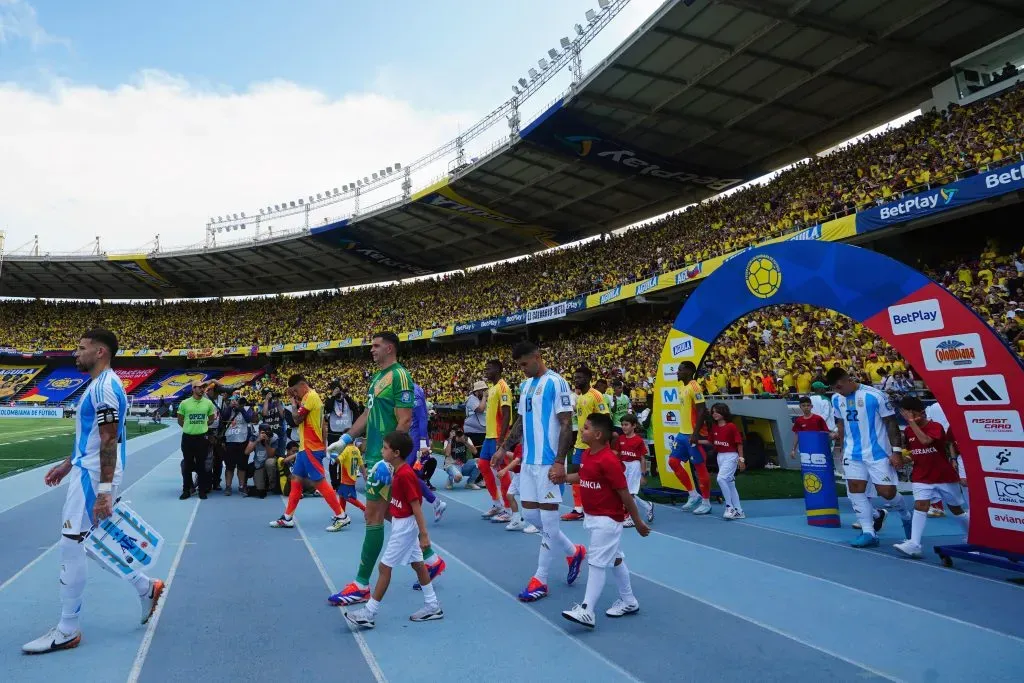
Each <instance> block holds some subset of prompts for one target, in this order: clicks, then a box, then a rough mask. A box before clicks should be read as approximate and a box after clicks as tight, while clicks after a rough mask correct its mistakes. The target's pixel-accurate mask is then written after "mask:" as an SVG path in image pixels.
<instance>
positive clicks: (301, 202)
mask: <svg viewBox="0 0 1024 683" xmlns="http://www.w3.org/2000/svg"><path fill="white" fill-rule="evenodd" d="M304 203H305V202H304V201H303V199H302V197H299V206H302V205H303V204H304Z"/></svg>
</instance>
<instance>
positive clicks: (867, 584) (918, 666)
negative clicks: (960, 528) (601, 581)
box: [0, 427, 1024, 683]
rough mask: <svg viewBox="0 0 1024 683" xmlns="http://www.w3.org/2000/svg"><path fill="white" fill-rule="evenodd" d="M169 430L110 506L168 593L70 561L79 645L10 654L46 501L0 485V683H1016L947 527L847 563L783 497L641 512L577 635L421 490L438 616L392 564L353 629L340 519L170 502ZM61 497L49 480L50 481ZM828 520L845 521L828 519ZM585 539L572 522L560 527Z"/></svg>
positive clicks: (50, 533)
mask: <svg viewBox="0 0 1024 683" xmlns="http://www.w3.org/2000/svg"><path fill="white" fill-rule="evenodd" d="M178 438H179V437H178V430H177V429H176V428H174V427H172V428H169V429H166V430H163V431H160V432H156V433H154V434H151V435H148V436H144V437H139V438H137V439H133V440H132V441H131V442H129V445H128V448H129V466H128V470H127V475H126V480H125V486H130V488H128V489H127V491H126V493H125V494H124V497H125V498H126V499H128V500H130V501H131V503H132V505H133V507H135V508H136V509H137V510H138V511H139V513H140V514H142V515H143V517H144V518H145V519H146V520H147V521H149V522H150V523H151V524H153V525H154V526H155V527H156V528H157V529H159V530H160V532H161V533H162V534H163V535H164V538H165V540H166V543H167V548H165V550H164V552H163V554H162V555H161V557H160V559H159V562H158V563H157V565H158V566H157V567H156V570H155V571H154V572H153V574H154V575H155V576H157V577H162V578H164V579H165V580H167V581H168V589H167V592H166V594H165V598H164V601H163V602H162V605H161V608H160V609H159V610H158V612H157V615H156V616H155V617H154V619H153V620H152V621H151V623H150V624H149V626H148V627H143V626H140V625H139V622H138V618H139V606H138V602H137V598H136V597H135V594H134V592H133V591H132V590H131V589H130V588H129V587H128V586H127V585H126V584H124V583H123V582H120V581H119V580H118V579H116V578H114V577H113V576H111V575H109V574H107V573H105V572H102V571H100V570H99V568H98V567H96V566H94V565H92V563H90V565H91V566H90V573H89V584H88V587H87V589H86V596H85V606H84V608H83V617H82V631H83V641H82V645H81V646H80V647H78V648H77V649H75V650H70V651H66V652H58V653H53V654H49V655H44V656H37V657H29V656H24V655H22V654H21V651H20V647H21V644H22V643H24V642H26V641H28V640H31V639H33V638H35V637H36V636H39V635H41V634H42V633H44V632H45V631H46V630H47V629H48V628H50V627H51V626H53V624H54V623H55V620H56V618H57V617H58V616H59V609H60V608H59V602H58V596H57V574H58V570H59V566H58V555H57V553H56V552H55V546H54V543H55V541H56V540H57V538H58V531H59V529H58V526H59V521H58V517H59V513H60V509H61V506H62V503H63V500H64V495H65V492H64V487H63V486H61V487H59V488H58V489H56V490H47V489H46V488H45V487H44V486H43V485H42V474H43V472H44V471H45V468H42V469H39V470H34V471H31V472H26V473H23V474H19V475H16V476H13V477H9V478H6V479H2V480H0V529H2V531H0V534H2V548H3V549H2V551H0V614H3V615H4V621H5V624H4V627H3V628H2V629H0V672H2V674H0V680H3V681H18V682H19V683H37V682H40V683H62V682H63V681H76V682H89V681H103V682H104V683H106V682H112V681H128V682H130V683H133V682H134V681H146V682H150V681H151V682H154V683H156V682H159V683H165V682H170V681H188V682H189V683H195V682H196V681H197V680H211V681H217V680H241V679H246V678H248V679H252V680H268V681H269V680H278V681H280V680H295V681H299V680H327V679H328V678H331V679H340V680H345V681H374V680H376V681H386V680H387V681H396V682H402V683H407V682H410V681H431V682H435V683H436V682H439V681H446V680H458V681H488V682H493V681H530V682H531V683H533V682H536V683H541V682H545V681H558V682H559V683H565V682H566V681H581V680H585V681H587V683H602V682H604V681H666V680H671V681H701V682H702V683H708V682H710V681H744V682H750V681H765V682H767V681H789V682H792V681H809V682H815V683H823V682H825V681H864V680H893V681H921V682H922V683H923V682H928V683H938V682H941V681H953V682H956V683H962V682H963V681H970V680H974V681H989V682H992V681H1020V680H1024V679H1022V674H1021V672H1022V671H1024V619H1021V616H1020V615H1021V605H1024V588H1021V587H1020V586H1018V585H1015V584H1014V583H1011V582H1010V581H1009V580H1008V579H1010V578H1016V577H1014V576H1011V575H1010V574H1008V573H1004V572H1001V571H998V570H994V569H991V568H986V567H983V566H980V565H970V564H967V563H960V564H958V566H957V567H956V568H954V569H945V568H942V567H941V566H939V564H938V562H937V559H936V557H935V555H934V554H933V553H931V546H932V545H934V544H936V543H948V542H955V541H957V538H956V537H955V536H954V535H953V534H954V532H955V525H954V523H953V522H952V521H951V520H948V519H937V520H929V522H928V533H929V535H928V536H927V537H926V539H925V540H926V546H927V547H926V556H925V559H924V560H922V561H917V562H915V561H911V560H906V559H902V558H901V557H899V556H898V555H897V554H896V552H895V551H894V550H893V549H892V544H893V543H895V542H897V541H899V540H902V529H901V527H900V524H899V522H898V520H896V519H893V520H890V521H889V523H888V524H887V525H886V528H885V529H884V530H883V532H882V534H881V540H882V546H881V548H878V549H874V550H854V549H852V548H850V547H848V546H847V545H846V542H847V541H848V540H849V539H850V538H852V536H853V535H854V533H855V532H854V531H852V530H851V529H849V528H845V529H812V528H810V527H808V526H807V525H806V523H805V522H804V520H803V513H802V504H801V502H800V501H752V502H751V503H749V504H748V505H747V506H746V512H747V515H748V519H747V520H745V521H738V522H726V521H724V520H722V519H721V517H720V515H721V511H722V510H721V507H720V506H715V514H714V515H709V516H706V517H694V516H693V515H690V514H687V513H683V512H681V511H680V510H678V509H677V508H672V507H666V506H658V508H657V518H656V520H655V524H654V532H653V533H652V534H651V535H650V537H648V538H646V539H644V538H640V537H639V536H638V535H637V534H635V533H634V532H632V531H629V530H627V533H626V535H625V536H624V541H623V549H624V551H625V553H626V558H627V562H628V563H629V566H630V568H631V569H632V571H633V588H634V592H635V593H636V596H637V598H638V599H639V601H640V605H641V611H640V613H639V614H637V615H633V616H629V617H626V618H623V619H608V618H606V617H604V614H603V610H604V609H607V607H608V606H610V604H611V602H612V601H613V600H614V599H615V589H614V582H613V581H612V580H610V579H609V582H608V585H607V586H606V588H605V592H604V595H603V596H602V600H601V604H600V605H599V606H598V626H597V628H596V629H595V630H594V631H585V630H584V629H583V628H582V627H578V626H576V625H575V624H572V623H571V622H568V621H566V620H564V619H563V618H562V616H561V614H560V612H561V610H563V609H566V608H568V607H571V606H572V604H573V603H574V602H579V601H581V600H582V598H583V593H584V589H585V584H586V571H584V572H583V574H582V575H581V576H580V579H579V581H578V582H577V583H576V585H574V586H572V587H569V586H566V585H565V574H564V573H563V570H564V568H565V564H564V563H563V562H564V560H561V559H556V560H555V563H554V565H553V567H552V579H551V581H550V584H549V585H550V589H551V593H550V596H549V597H548V598H546V599H544V600H541V601H539V602H537V603H533V604H530V605H524V604H521V603H519V602H518V601H517V600H516V599H515V597H514V596H515V595H516V593H518V592H519V591H520V590H522V588H523V587H524V586H525V585H526V583H527V581H528V580H529V578H530V576H531V574H532V573H533V571H534V569H535V568H536V560H537V545H538V543H539V539H538V538H537V537H536V536H527V535H525V534H522V533H514V532H507V531H505V530H504V529H503V527H502V525H498V524H492V523H490V522H487V521H482V520H481V519H480V513H481V512H482V511H484V510H486V509H487V508H488V507H489V501H488V500H487V496H486V492H484V491H467V490H465V489H464V488H462V487H461V486H460V487H458V488H457V489H456V490H455V491H444V490H443V488H442V487H441V484H442V483H443V480H441V479H440V478H439V479H438V480H437V481H436V482H435V483H437V484H438V487H439V488H440V489H441V490H440V492H439V493H441V495H442V497H443V499H444V500H446V501H447V502H448V511H447V514H446V515H445V517H444V520H443V521H442V522H441V523H440V524H434V523H433V520H432V517H430V518H429V519H430V521H429V528H430V534H431V539H432V541H433V543H434V547H435V549H436V550H437V551H438V552H439V553H440V554H441V555H442V556H443V557H444V558H445V561H446V562H447V566H448V568H447V571H446V572H445V573H444V574H443V575H442V576H441V578H439V579H438V581H437V584H436V585H437V592H438V597H439V598H440V600H441V603H442V605H443V607H444V610H445V618H444V620H442V621H437V622H429V623H423V624H414V623H411V622H410V621H409V620H408V615H409V614H411V613H412V612H413V611H415V610H416V609H417V608H418V607H419V606H420V605H421V604H422V602H421V601H422V596H421V594H420V593H418V592H414V591H413V590H411V584H412V583H413V581H414V580H415V579H414V576H413V573H412V571H411V570H409V569H399V570H396V572H395V579H394V581H393V582H392V585H391V590H390V591H389V593H388V595H387V597H386V599H385V601H384V604H383V609H382V610H381V613H380V615H379V616H378V618H377V628H376V630H374V631H368V632H363V633H359V634H356V633H354V632H353V631H351V630H350V629H349V628H348V626H347V624H346V622H345V620H344V618H343V611H342V610H341V609H339V608H333V607H329V606H328V605H327V604H326V598H327V596H328V595H329V594H330V593H332V592H334V591H335V590H336V589H338V588H339V587H341V586H343V585H344V584H346V583H347V582H348V581H350V580H351V579H352V577H353V575H354V572H355V569H356V566H357V563H358V561H359V553H360V547H361V544H362V537H363V533H362V530H363V522H362V515H361V513H360V512H359V511H358V510H352V509H351V508H350V513H351V512H354V513H355V514H354V515H353V519H354V521H353V523H352V525H351V526H349V527H348V528H347V529H345V530H344V531H342V532H340V533H334V534H332V533H327V532H326V531H325V530H324V527H325V526H326V524H327V522H328V520H329V518H330V512H329V510H328V508H327V506H326V504H325V503H324V502H323V501H322V500H320V499H317V498H307V499H305V500H303V501H302V503H301V504H300V506H299V509H298V512H297V515H296V517H297V519H298V521H299V524H298V526H297V528H295V529H271V528H269V527H268V526H267V524H268V522H269V521H270V520H272V519H275V518H276V517H277V516H278V515H280V513H281V510H282V501H281V499H279V498H275V497H270V498H267V499H265V500H258V499H254V498H250V499H244V498H241V497H240V496H238V494H237V493H236V494H235V495H234V496H232V497H230V498H228V497H225V496H223V494H219V493H216V492H215V493H212V494H211V496H210V498H209V499H208V500H206V501H199V500H198V499H197V498H192V499H190V500H188V501H179V500H177V495H178V493H179V492H180V485H181V479H180V474H179V469H178V463H179V459H180V453H179V451H178ZM65 485H66V484H65ZM843 512H844V513H845V514H844V521H845V522H846V523H849V522H850V521H852V515H851V514H850V512H849V510H848V509H845V510H844V511H843ZM562 528H563V529H564V530H565V531H566V532H567V533H568V534H569V536H570V537H571V538H572V540H573V541H574V542H577V543H585V542H586V534H585V532H584V530H583V528H582V525H581V524H579V523H563V525H562Z"/></svg>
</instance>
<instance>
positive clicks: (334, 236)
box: [309, 218, 434, 279]
mask: <svg viewBox="0 0 1024 683" xmlns="http://www.w3.org/2000/svg"><path fill="white" fill-rule="evenodd" d="M350 224H351V221H349V219H347V218H346V219H344V220H340V221H335V222H334V223H330V224H328V225H321V226H319V227H315V228H310V231H309V233H310V235H312V236H313V238H315V239H316V240H318V241H320V242H322V243H323V244H325V245H328V246H331V247H334V248H336V249H343V250H345V251H347V252H348V253H349V255H350V256H355V257H357V258H360V259H362V260H364V261H367V262H369V263H373V264H375V265H378V266H381V267H383V268H389V269H391V270H394V271H396V275H395V279H400V278H401V277H403V274H404V275H430V274H431V273H432V272H434V271H432V270H431V269H429V268H423V267H422V266H418V265H416V264H415V263H410V262H409V261H406V260H404V259H401V258H398V257H397V256H393V255H392V254H387V253H384V252H383V251H381V250H379V249H377V248H376V247H374V246H373V245H372V244H368V243H366V242H363V241H360V240H357V239H355V236H354V235H352V234H350V233H349V230H348V228H349V225H350Z"/></svg>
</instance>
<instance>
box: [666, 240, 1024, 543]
mask: <svg viewBox="0 0 1024 683" xmlns="http://www.w3.org/2000/svg"><path fill="white" fill-rule="evenodd" d="M851 274H857V277H851ZM775 304H810V305H813V306H819V307H822V308H830V309H833V310H836V311H839V312H840V313H843V314H845V315H847V316H849V317H851V318H853V319H854V320H858V321H860V322H862V323H863V324H864V325H866V326H867V327H869V328H871V329H872V330H874V331H875V332H876V333H878V334H879V335H880V336H881V337H883V338H884V339H885V340H886V341H888V342H889V343H890V344H892V346H893V347H895V348H896V349H897V350H898V351H899V352H900V353H901V354H902V355H903V357H904V358H906V359H907V361H908V362H909V363H910V364H911V365H912V366H913V368H914V369H915V370H916V371H917V373H918V375H920V376H921V378H922V379H924V381H925V383H926V384H927V385H928V388H929V389H931V391H932V393H933V394H934V395H935V397H936V398H937V399H938V401H939V403H941V404H942V407H943V409H944V411H945V413H946V416H947V418H948V419H949V423H950V431H951V432H952V435H953V437H954V438H955V439H956V441H957V444H958V446H959V447H960V450H961V452H962V453H963V459H964V465H965V467H966V470H967V478H968V489H969V495H970V507H971V525H970V532H969V536H968V540H969V542H970V543H973V544H977V545H981V546H986V547H989V548H996V549H1001V550H1007V551H1011V552H1018V553H1021V552H1024V429H1022V426H1021V416H1020V407H1021V406H1022V405H1024V367H1022V365H1021V363H1020V361H1019V360H1018V358H1017V357H1016V356H1015V355H1014V354H1013V353H1012V352H1011V351H1010V349H1009V348H1008V347H1007V346H1006V345H1005V344H1003V342H1002V341H1001V340H1000V339H999V337H998V336H996V334H995V332H994V331H993V330H992V329H991V328H990V327H988V325H986V324H985V323H984V322H983V321H982V320H981V319H980V318H979V317H978V316H977V315H976V314H974V313H973V312H972V311H971V310H970V309H968V308H967V307H966V306H965V305H964V304H963V303H962V302H960V300H959V299H957V298H956V297H955V296H953V295H952V294H950V293H949V292H948V291H946V290H945V289H944V288H943V287H941V286H939V285H937V284H936V283H934V282H933V281H931V280H929V279H928V278H927V277H925V276H924V275H922V274H921V273H919V272H917V271H916V270H914V269H912V268H909V267H907V266H905V265H903V264H902V263H899V262H898V261H895V260H893V259H890V258H889V257H887V256H882V255H881V254H878V253H875V252H872V251H868V250H866V249H861V248H859V247H852V246H848V245H841V244H829V243H825V242H818V241H788V242H783V243H780V244H773V245H769V246H764V247H759V248H754V249H751V250H748V251H747V252H746V253H744V254H743V255H742V257H741V258H735V259H732V260H731V261H729V262H727V263H724V264H722V266H721V267H720V268H719V269H718V270H717V271H716V272H715V273H714V275H712V276H711V277H710V278H709V279H708V282H707V283H706V284H705V285H704V286H702V287H699V288H697V290H696V291H695V292H694V293H693V294H692V295H691V296H690V298H689V299H688V300H687V302H686V304H685V305H684V306H683V308H682V310H681V311H680V312H679V315H678V316H677V317H676V320H675V322H674V323H673V325H672V330H671V331H670V332H669V337H668V339H667V340H666V341H665V345H664V347H663V349H662V353H661V360H660V367H659V372H658V380H657V382H656V385H655V394H654V400H655V411H654V414H655V415H663V414H664V413H665V411H666V410H668V409H671V408H673V405H672V404H671V402H670V401H666V399H675V401H676V404H678V389H677V384H676V382H675V372H676V368H677V367H678V365H679V363H680V362H681V361H684V360H690V361H693V362H694V363H696V364H699V363H700V362H701V359H702V358H703V357H704V354H705V353H706V352H707V349H708V346H709V345H710V344H712V343H713V342H714V340H715V339H716V338H717V337H718V336H719V335H720V334H721V333H722V331H723V330H724V329H725V328H726V327H727V326H728V325H729V324H731V323H732V322H733V321H734V320H736V319H737V318H739V317H740V316H742V315H745V314H747V313H750V312H751V311H755V310H757V309H759V308H762V307H764V306H769V305H775ZM672 433H673V429H672V427H671V425H667V424H665V423H664V421H663V420H662V421H659V422H657V423H656V424H655V443H657V444H659V445H660V446H661V449H660V450H659V457H660V459H661V460H662V467H661V468H660V471H661V472H662V473H663V474H662V477H663V479H662V481H663V482H664V483H665V484H666V485H669V486H675V487H677V488H678V487H679V483H678V481H677V480H675V478H674V477H673V476H672V473H671V470H670V469H669V468H668V466H667V463H666V462H665V459H666V457H667V453H668V451H669V450H670V449H669V448H667V447H666V446H665V445H666V444H667V443H668V439H669V438H670V437H671V436H672Z"/></svg>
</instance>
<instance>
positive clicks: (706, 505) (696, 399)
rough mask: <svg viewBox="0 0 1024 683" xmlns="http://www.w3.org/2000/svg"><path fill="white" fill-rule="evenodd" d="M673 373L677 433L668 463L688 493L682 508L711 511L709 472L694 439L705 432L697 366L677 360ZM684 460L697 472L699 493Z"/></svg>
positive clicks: (698, 511)
mask: <svg viewBox="0 0 1024 683" xmlns="http://www.w3.org/2000/svg"><path fill="white" fill-rule="evenodd" d="M676 375H677V378H678V379H679V381H680V382H681V383H682V385H683V388H682V389H681V390H680V391H679V403H680V409H679V416H680V420H679V434H678V436H677V437H676V445H675V448H673V449H672V452H671V453H670V454H669V456H668V466H669V467H670V468H671V469H672V472H673V473H675V475H676V477H677V478H678V479H679V481H680V482H681V483H682V485H683V488H684V489H686V490H687V491H688V492H689V494H690V495H689V500H687V501H686V504H685V505H683V510H684V511H687V512H689V511H692V512H693V514H695V515H706V514H708V513H709V512H711V475H710V474H708V466H707V463H706V460H707V458H706V457H705V454H704V447H703V446H701V445H700V444H699V443H698V441H699V440H700V437H701V436H702V435H706V433H707V427H706V422H707V417H706V416H705V414H704V411H705V406H704V394H703V393H702V392H701V390H700V386H699V385H698V384H697V382H696V380H695V379H694V378H695V377H696V375H697V366H696V365H694V364H693V363H692V362H691V361H688V360H686V361H683V362H682V363H680V364H679V368H678V369H677V371H676ZM705 438H706V437H705ZM685 462H689V463H690V467H692V468H693V469H694V470H696V472H697V481H698V482H699V483H700V493H697V490H696V488H695V487H694V485H693V481H692V480H691V479H690V475H689V474H688V473H687V472H686V469H685V468H684V467H683V463H685Z"/></svg>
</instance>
